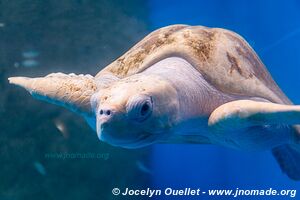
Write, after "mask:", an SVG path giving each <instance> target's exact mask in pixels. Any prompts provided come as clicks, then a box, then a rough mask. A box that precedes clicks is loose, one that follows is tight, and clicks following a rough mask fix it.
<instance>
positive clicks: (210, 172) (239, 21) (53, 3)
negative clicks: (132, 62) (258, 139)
mask: <svg viewBox="0 0 300 200" xmlns="http://www.w3.org/2000/svg"><path fill="white" fill-rule="evenodd" d="M170 24H190V25H203V26H209V27H221V28H227V29H230V30H233V31H235V32H237V33H239V34H240V35H242V36H243V37H244V38H245V39H246V40H247V41H248V42H249V44H250V45H251V46H252V47H253V48H254V50H255V51H256V52H257V54H258V55H259V56H260V58H261V59H262V61H263V62H264V64H265V65H266V67H267V68H268V70H269V71H270V73H271V75H272V76H273V78H274V79H275V81H276V82H277V83H278V85H279V86H280V87H281V89H282V90H283V91H284V92H285V94H287V96H288V97H289V98H290V99H291V100H292V101H293V102H294V103H295V104H300V92H299V88H300V87H299V86H300V83H299V74H300V1H297V0H286V1H272V0H264V1H260V0H252V1H250V0H249V1H239V0H235V1H234V0H210V1H207V0H206V1H204V0H185V1H175V0H173V1H171V0H170V1H168V0H164V1H162V0H148V1H138V0H128V1H122V0H98V1H95V0H94V1H92V0H63V1H57V0H50V1H38V0H35V1H34V0H11V1H8V0H0V89H1V95H0V200H15V199H16V200H19V199H45V200H48V199H49V200H51V199H64V200H69V199H70V200H71V199H72V200H76V199H80V200H82V199H88V200H96V199H97V200H98V199H101V200H102V199H104V200H106V199H122V197H119V198H117V197H115V196H113V195H112V193H111V190H112V189H113V188H114V187H119V188H125V187H131V188H139V189H145V188H147V187H150V188H161V189H164V188H166V187H174V188H183V187H191V188H201V189H203V190H207V189H236V188H241V189H268V188H274V189H280V190H281V189H298V192H299V191H300V183H298V182H295V181H292V180H290V179H289V178H288V177H287V176H286V175H284V174H283V173H282V172H281V170H280V168H279V165H278V164H277V163H276V161H275V159H274V158H273V157H272V155H271V153H270V152H269V151H267V152H240V151H235V150H231V149H227V148H223V147H217V146H212V145H194V144H193V145H191V144H188V145H179V144H160V145H153V146H150V147H147V148H142V149H137V150H127V149H122V148H116V147H112V146H110V145H108V144H105V143H103V142H100V141H99V140H98V139H97V136H96V134H95V133H93V132H92V130H91V129H90V128H89V127H88V125H87V124H86V123H85V121H84V120H83V119H81V118H80V117H78V116H76V115H75V114H73V113H71V112H69V111H67V110H65V109H63V108H60V107H57V106H54V105H50V104H48V103H44V102H40V101H37V100H35V99H33V98H32V97H30V95H29V94H28V93H27V92H26V91H24V90H22V89H20V88H17V87H15V86H12V85H9V84H8V81H7V78H8V77H10V76H18V75H22V76H31V77H34V76H44V75H46V74H49V73H51V72H58V71H61V72H64V73H72V72H73V73H77V74H79V73H84V74H86V73H89V74H92V75H94V74H96V73H97V72H98V71H99V70H100V69H102V68H103V67H105V66H106V65H108V64H109V63H111V62H112V61H113V60H114V59H116V58H117V57H118V56H120V55H122V54H123V53H125V52H126V51H127V50H128V49H129V48H130V47H131V46H133V45H134V44H135V43H136V42H138V41H139V40H140V39H142V38H143V37H144V36H145V35H147V34H148V33H150V32H151V31H152V30H155V29H157V28H160V27H163V26H166V25H170ZM297 196H298V198H299V194H298V195H297ZM206 198H208V197H205V196H201V199H206ZM215 198H216V199H223V198H224V199H228V198H226V197H215ZM286 198H288V197H276V198H272V199H286ZM298 198H296V199H298ZM137 199H141V197H137ZM155 199H160V198H159V197H156V198H155ZM161 199H164V197H163V196H162V197H161ZM208 199H212V197H210V198H208ZM244 199H246V198H244ZM248 199H255V198H254V197H249V198H248ZM256 199H262V198H259V197H257V198H256Z"/></svg>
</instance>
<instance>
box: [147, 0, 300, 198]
mask: <svg viewBox="0 0 300 200" xmlns="http://www.w3.org/2000/svg"><path fill="white" fill-rule="evenodd" d="M149 7H150V22H151V28H152V29H153V30H154V29H156V28H159V27H162V26H166V25H170V24H178V23H182V24H191V25H204V26H210V27H222V28H227V29H231V30H234V31H235V32H237V33H239V34H240V35H242V36H243V37H244V38H245V39H246V40H247V41H248V42H249V43H250V45H251V46H252V47H253V48H254V49H255V51H256V52H257V53H258V55H259V56H260V58H261V59H262V61H263V62H264V64H265V65H266V66H267V68H268V70H269V71H270V73H271V74H272V76H273V78H274V79H275V81H276V82H277V83H278V85H279V86H280V87H281V88H282V89H283V91H284V92H285V93H286V94H287V95H288V97H289V98H290V99H291V100H292V101H293V102H294V103H298V104H299V103H300V92H299V89H298V88H299V86H300V83H299V81H298V80H299V74H300V67H299V66H300V2H299V1H296V0H295V1H285V2H279V1H271V0H265V1H260V0H255V1H247V2H246V1H238V0H236V1H234V0H231V1H230V0H228V1H222V0H211V1H207V0H206V1H204V0H198V1H197V0H191V1H160V0H152V1H150V2H149ZM153 162H154V177H153V181H154V185H156V186H157V187H160V188H165V187H170V186H172V187H192V188H193V187H194V188H201V189H204V190H207V189H216V188H218V189H235V188H244V189H268V188H274V189H275V188H276V189H298V190H299V191H298V192H300V185H299V183H297V182H294V181H292V180H290V179H289V178H288V177H287V176H286V175H284V174H283V173H282V172H281V170H280V168H279V165H278V164H277V163H276V161H275V159H274V158H273V156H272V155H271V153H270V152H269V151H268V152H255V153H252V152H240V151H235V150H231V149H227V148H222V147H217V146H211V145H155V146H154V150H153ZM202 198H203V199H205V197H202ZM223 198H225V197H223ZM286 198H287V197H281V198H280V197H277V198H276V199H286ZM298 198H299V199H300V197H298ZM218 199H222V198H221V197H219V198H218ZM250 199H255V198H254V197H251V198H250ZM257 199H262V198H257Z"/></svg>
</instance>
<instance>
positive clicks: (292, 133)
mask: <svg viewBox="0 0 300 200" xmlns="http://www.w3.org/2000/svg"><path fill="white" fill-rule="evenodd" d="M9 81H10V83H12V84H15V85H19V86H21V87H23V88H25V89H26V90H28V91H29V92H30V93H31V95H32V96H34V97H36V98H38V99H41V100H46V101H48V102H50V103H54V104H57V105H62V106H64V107H66V108H68V109H70V110H72V111H74V112H75V113H78V114H80V115H82V116H83V117H84V118H85V119H86V121H87V122H88V123H89V125H90V126H91V127H92V128H93V129H94V130H95V131H96V132H97V135H98V137H99V139H100V140H102V141H105V142H107V143H109V144H111V145H114V146H121V147H125V148H138V147H142V146H146V145H149V144H152V143H158V142H160V143H164V142H168V143H169V142H171V143H172V142H173V143H175V142H176V143H177V142H183V143H209V144H217V145H222V146H226V147H232V148H235V149H246V150H265V149H270V150H272V152H273V154H274V155H275V157H276V159H277V161H278V162H279V164H280V166H281V168H282V170H283V171H284V172H285V173H287V175H288V176H289V177H290V178H292V179H296V180H298V179H300V148H299V147H300V145H299V141H300V132H299V130H300V129H299V127H298V126H297V125H296V124H299V123H300V107H299V106H294V105H292V103H291V101H290V100H289V99H288V98H287V97H286V96H285V95H284V93H283V92H282V91H281V90H280V89H279V87H278V86H277V85H276V83H275V82H274V81H273V79H272V77H271V76H270V74H269V73H268V71H267V69H266V68H265V66H264V65H263V63H262V62H261V61H260V59H259V57H258V56H257V55H256V53H255V52H254V50H253V49H252V48H251V47H250V46H249V44H248V43H247V42H246V41H245V40H244V39H243V38H242V37H241V36H239V35H238V34H237V33H234V32H232V31H229V30H225V29H221V28H208V27H204V26H188V25H172V26H167V27H164V28H160V29H158V30H156V31H154V32H152V33H150V34H149V35H148V36H146V37H145V38H144V39H143V40H141V41H140V42H139V43H137V44H136V45H135V46H134V47H132V48H131V49H130V50H129V51H128V52H127V53H125V54H124V55H123V56H121V57H120V58H118V59H117V60H116V61H114V62H113V63H111V64H110V65H108V66H107V67H105V68H104V69H103V70H101V71H100V72H99V73H98V74H97V75H96V76H95V77H93V76H91V75H75V74H63V73H53V74H49V75H47V76H45V77H40V78H27V77H11V78H9Z"/></svg>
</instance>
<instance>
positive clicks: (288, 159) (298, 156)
mask: <svg viewBox="0 0 300 200" xmlns="http://www.w3.org/2000/svg"><path fill="white" fill-rule="evenodd" d="M272 153H273V155H274V157H275V158H276V160H277V162H278V164H279V166H280V168H281V170H282V171H283V173H285V174H287V175H288V177H289V178H291V179H293V180H297V181H299V180H300V148H295V145H291V144H286V145H282V146H279V147H275V148H274V149H273V150H272Z"/></svg>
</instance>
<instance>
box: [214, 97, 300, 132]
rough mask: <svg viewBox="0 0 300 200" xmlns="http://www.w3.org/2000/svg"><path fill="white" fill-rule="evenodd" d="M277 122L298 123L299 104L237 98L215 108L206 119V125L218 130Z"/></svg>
mask: <svg viewBox="0 0 300 200" xmlns="http://www.w3.org/2000/svg"><path fill="white" fill-rule="evenodd" d="M277 124H285V125H295V124H300V106H295V105H282V104H276V103H271V102H259V101H253V100H237V101H232V102H229V103H226V104H223V105H221V106H219V107H218V108H216V109H215V110H214V111H213V112H212V113H211V115H210V117H209V120H208V125H209V126H210V127H211V128H213V129H215V130H218V131H236V130H241V129H245V128H250V127H254V126H262V125H277Z"/></svg>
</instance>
